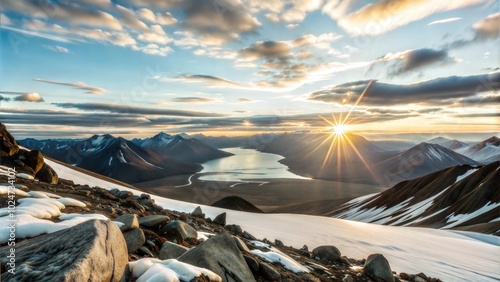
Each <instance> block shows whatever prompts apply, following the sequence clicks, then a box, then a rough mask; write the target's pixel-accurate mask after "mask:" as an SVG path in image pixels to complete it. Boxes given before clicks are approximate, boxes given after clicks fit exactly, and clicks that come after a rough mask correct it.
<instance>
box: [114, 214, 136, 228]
mask: <svg viewBox="0 0 500 282" xmlns="http://www.w3.org/2000/svg"><path fill="white" fill-rule="evenodd" d="M115 221H119V222H121V223H123V225H122V226H120V230H121V231H122V232H125V231H129V230H132V229H136V228H139V220H137V215H136V214H124V215H120V216H119V217H117V218H116V219H115Z"/></svg>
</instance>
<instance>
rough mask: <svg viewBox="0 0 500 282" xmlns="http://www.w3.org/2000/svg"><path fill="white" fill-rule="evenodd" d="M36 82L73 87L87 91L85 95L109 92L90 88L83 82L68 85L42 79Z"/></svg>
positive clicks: (93, 87)
mask: <svg viewBox="0 0 500 282" xmlns="http://www.w3.org/2000/svg"><path fill="white" fill-rule="evenodd" d="M34 80H35V81H38V82H44V83H50V84H55V85H63V86H69V87H73V88H77V89H81V90H85V93H89V94H102V93H104V92H107V90H106V89H104V88H100V87H95V86H90V85H87V84H85V83H83V82H75V83H66V82H58V81H52V80H46V79H41V78H35V79H34Z"/></svg>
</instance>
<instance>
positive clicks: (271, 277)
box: [259, 262, 281, 282]
mask: <svg viewBox="0 0 500 282" xmlns="http://www.w3.org/2000/svg"><path fill="white" fill-rule="evenodd" d="M259 273H260V275H262V277H263V278H264V279H266V281H269V282H271V281H272V282H274V281H278V282H279V281H281V274H280V273H279V272H278V271H276V269H274V267H272V266H271V265H269V264H267V263H265V262H261V263H259Z"/></svg>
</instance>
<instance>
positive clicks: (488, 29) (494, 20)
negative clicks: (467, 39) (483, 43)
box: [472, 13, 500, 40]
mask: <svg viewBox="0 0 500 282" xmlns="http://www.w3.org/2000/svg"><path fill="white" fill-rule="evenodd" d="M472 29H473V30H474V33H475V34H474V39H476V40H486V39H495V38H498V37H500V13H496V14H493V15H489V16H488V17H486V18H485V19H482V20H480V21H478V22H477V23H475V24H474V25H473V26H472Z"/></svg>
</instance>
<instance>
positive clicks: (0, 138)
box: [0, 123, 19, 157]
mask: <svg viewBox="0 0 500 282" xmlns="http://www.w3.org/2000/svg"><path fill="white" fill-rule="evenodd" d="M18 152H19V146H18V145H17V142H16V139H15V138H14V136H12V135H11V134H10V133H9V132H8V131H7V128H6V127H5V125H4V124H2V123H0V157H10V156H13V155H15V154H17V153H18Z"/></svg>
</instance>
